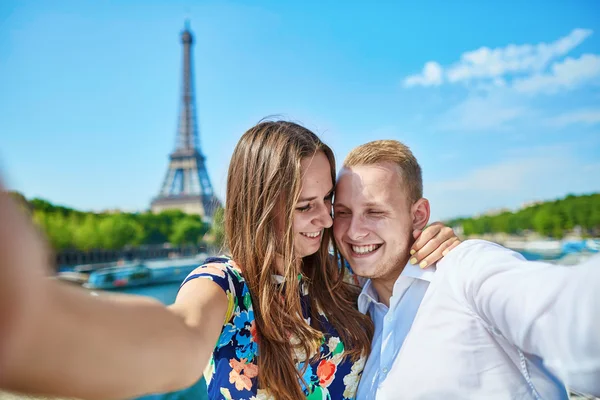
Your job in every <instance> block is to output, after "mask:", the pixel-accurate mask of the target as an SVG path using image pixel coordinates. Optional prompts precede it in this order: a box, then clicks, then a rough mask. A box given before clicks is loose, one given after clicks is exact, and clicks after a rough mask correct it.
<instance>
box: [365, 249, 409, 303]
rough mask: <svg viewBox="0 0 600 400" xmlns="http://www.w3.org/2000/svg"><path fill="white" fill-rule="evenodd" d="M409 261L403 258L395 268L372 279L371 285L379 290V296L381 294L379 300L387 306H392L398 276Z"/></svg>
mask: <svg viewBox="0 0 600 400" xmlns="http://www.w3.org/2000/svg"><path fill="white" fill-rule="evenodd" d="M407 262H408V259H407V260H401V261H400V262H399V263H398V264H396V266H395V268H393V269H392V271H391V272H390V273H389V274H387V275H385V276H382V277H379V278H374V279H371V285H373V288H374V289H375V291H376V292H377V296H379V301H380V302H381V303H383V304H385V306H386V307H389V306H390V299H391V297H392V294H393V293H394V285H395V284H396V281H397V280H398V277H399V276H400V274H401V273H402V271H404V266H405V265H406V263H407Z"/></svg>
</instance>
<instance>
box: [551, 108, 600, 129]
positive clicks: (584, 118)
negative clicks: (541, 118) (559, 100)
mask: <svg viewBox="0 0 600 400" xmlns="http://www.w3.org/2000/svg"><path fill="white" fill-rule="evenodd" d="M546 123H547V125H550V126H553V127H556V128H563V127H565V126H568V125H573V124H582V125H595V124H600V109H595V110H593V109H585V110H578V111H572V112H569V113H565V114H561V115H558V116H556V117H553V118H550V119H548V120H547V121H546Z"/></svg>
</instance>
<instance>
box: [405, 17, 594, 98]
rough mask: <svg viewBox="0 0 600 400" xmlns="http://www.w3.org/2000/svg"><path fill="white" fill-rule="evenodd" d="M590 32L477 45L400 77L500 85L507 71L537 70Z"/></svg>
mask: <svg viewBox="0 0 600 400" xmlns="http://www.w3.org/2000/svg"><path fill="white" fill-rule="evenodd" d="M591 34H592V31H591V30H589V29H574V30H573V31H572V32H571V33H570V34H569V35H567V36H565V37H562V38H560V39H558V40H556V41H554V42H552V43H543V42H542V43H538V44H522V45H515V44H510V45H508V46H505V47H497V48H494V49H490V48H489V47H480V48H479V49H477V50H473V51H468V52H465V53H463V54H462V55H461V57H460V60H459V61H457V62H456V63H454V64H451V65H449V66H447V67H442V66H441V65H440V64H439V63H438V62H436V61H429V62H428V63H426V64H425V66H424V67H423V71H422V73H421V74H417V75H412V76H409V77H407V78H406V79H405V80H404V86H406V87H411V86H433V85H436V86H437V85H441V84H442V83H443V82H444V81H445V82H448V83H460V82H465V83H466V82H470V81H474V80H477V81H482V80H484V81H490V82H492V83H494V84H495V85H503V84H504V79H503V78H504V77H506V76H507V75H524V74H525V75H527V74H532V73H533V74H537V73H540V72H541V71H544V70H545V69H546V68H547V66H548V65H549V64H550V63H551V62H552V61H553V60H556V59H558V58H560V57H562V56H565V55H566V54H568V53H569V52H570V51H571V50H573V49H574V48H575V47H577V46H578V45H579V44H581V43H582V42H583V41H584V40H585V39H586V38H587V37H588V36H590V35H591Z"/></svg>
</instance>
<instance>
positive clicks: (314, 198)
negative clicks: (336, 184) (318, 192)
mask: <svg viewBox="0 0 600 400" xmlns="http://www.w3.org/2000/svg"><path fill="white" fill-rule="evenodd" d="M332 194H333V187H331V190H330V191H329V192H328V193H327V194H326V195H325V197H329V196H331V195H332ZM318 197H319V196H313V197H302V198H301V199H298V203H303V202H305V201H313V200H316V199H317V198H318Z"/></svg>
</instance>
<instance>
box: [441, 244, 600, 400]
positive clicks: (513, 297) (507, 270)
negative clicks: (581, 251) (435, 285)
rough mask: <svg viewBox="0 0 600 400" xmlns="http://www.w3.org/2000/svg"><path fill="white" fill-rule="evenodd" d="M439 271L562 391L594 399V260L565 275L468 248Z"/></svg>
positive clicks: (489, 249) (597, 361)
mask: <svg viewBox="0 0 600 400" xmlns="http://www.w3.org/2000/svg"><path fill="white" fill-rule="evenodd" d="M447 263H452V264H453V265H452V266H451V267H453V268H456V270H457V272H458V273H459V274H460V278H461V279H460V281H461V285H460V288H459V290H463V291H464V295H465V297H466V299H467V302H468V305H469V306H470V307H471V308H472V310H473V311H474V312H475V313H477V314H478V315H479V316H480V317H481V318H482V319H483V321H484V322H485V323H487V324H489V325H490V326H491V327H494V328H496V329H497V330H498V331H499V332H500V333H501V334H502V335H503V336H504V337H506V338H507V339H508V340H509V341H510V342H512V343H513V344H514V345H516V346H517V347H519V348H520V349H521V350H522V351H524V352H526V353H530V354H534V355H537V356H539V357H541V358H542V359H543V360H544V364H545V365H546V366H547V367H548V368H549V369H550V370H551V371H552V372H553V373H555V374H556V375H557V376H558V377H559V378H560V379H561V380H563V382H564V383H565V384H566V385H567V386H568V387H570V388H572V389H575V390H578V391H581V392H584V393H588V394H593V395H596V396H600V256H596V257H592V258H591V259H590V260H588V261H587V262H586V263H584V264H581V265H577V266H572V267H565V266H559V265H555V264H550V263H542V262H531V261H527V260H525V259H524V258H523V256H522V255H520V254H519V253H516V252H514V251H512V250H508V249H506V248H504V247H502V246H499V245H497V244H494V243H490V242H486V241H481V240H471V241H466V242H464V243H463V244H461V245H460V246H459V247H457V249H456V250H455V251H453V252H451V253H450V254H448V256H447V257H446V258H445V259H444V260H442V261H441V262H440V264H439V266H440V267H444V265H445V264H447Z"/></svg>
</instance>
